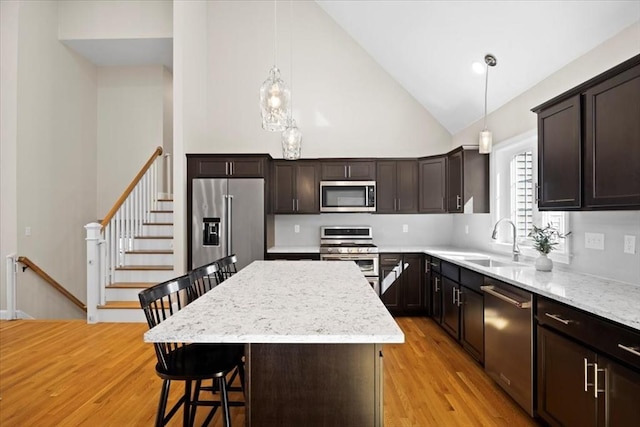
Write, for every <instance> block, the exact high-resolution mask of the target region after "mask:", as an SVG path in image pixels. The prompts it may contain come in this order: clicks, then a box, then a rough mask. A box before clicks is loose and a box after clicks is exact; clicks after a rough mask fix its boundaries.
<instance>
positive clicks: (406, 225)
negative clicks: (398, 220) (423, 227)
mask: <svg viewBox="0 0 640 427" xmlns="http://www.w3.org/2000/svg"><path fill="white" fill-rule="evenodd" d="M402 232H403V233H408V232H409V224H402Z"/></svg>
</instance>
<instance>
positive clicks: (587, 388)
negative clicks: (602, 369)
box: [584, 357, 593, 391]
mask: <svg viewBox="0 0 640 427" xmlns="http://www.w3.org/2000/svg"><path fill="white" fill-rule="evenodd" d="M589 366H591V363H589V361H588V360H587V358H586V357H585V358H584V391H589V386H590V385H593V384H591V383H589V382H588V379H587V376H588V375H589Z"/></svg>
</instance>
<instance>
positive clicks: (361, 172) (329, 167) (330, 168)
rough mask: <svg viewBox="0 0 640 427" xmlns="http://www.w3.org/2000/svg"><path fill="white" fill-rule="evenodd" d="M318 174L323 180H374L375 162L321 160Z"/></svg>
mask: <svg viewBox="0 0 640 427" xmlns="http://www.w3.org/2000/svg"><path fill="white" fill-rule="evenodd" d="M320 168H321V172H320V176H321V179H322V180H323V181H343V180H347V181H375V179H376V163H375V162H374V161H365V160H362V161H361V160H349V161H347V160H345V161H333V160H331V161H326V160H324V161H322V162H320Z"/></svg>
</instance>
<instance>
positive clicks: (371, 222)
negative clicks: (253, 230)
mask: <svg viewBox="0 0 640 427" xmlns="http://www.w3.org/2000/svg"><path fill="white" fill-rule="evenodd" d="M452 224H453V219H452V215H377V214H376V215H374V214H363V213H354V214H320V215H276V216H275V244H276V246H318V245H319V244H320V227H321V226H332V225H365V226H370V227H373V242H374V243H375V244H376V245H378V246H419V245H448V244H449V242H450V239H451V231H452ZM296 225H298V226H299V230H300V231H299V232H298V233H296V232H295V229H296V228H295V226H296ZM405 225H406V229H407V232H406V233H405V232H403V227H404V226H405Z"/></svg>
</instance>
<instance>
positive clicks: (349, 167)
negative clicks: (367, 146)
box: [347, 165, 351, 178]
mask: <svg viewBox="0 0 640 427" xmlns="http://www.w3.org/2000/svg"><path fill="white" fill-rule="evenodd" d="M347 170H348V171H349V174H348V175H347V177H348V178H351V165H349V166H347Z"/></svg>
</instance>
